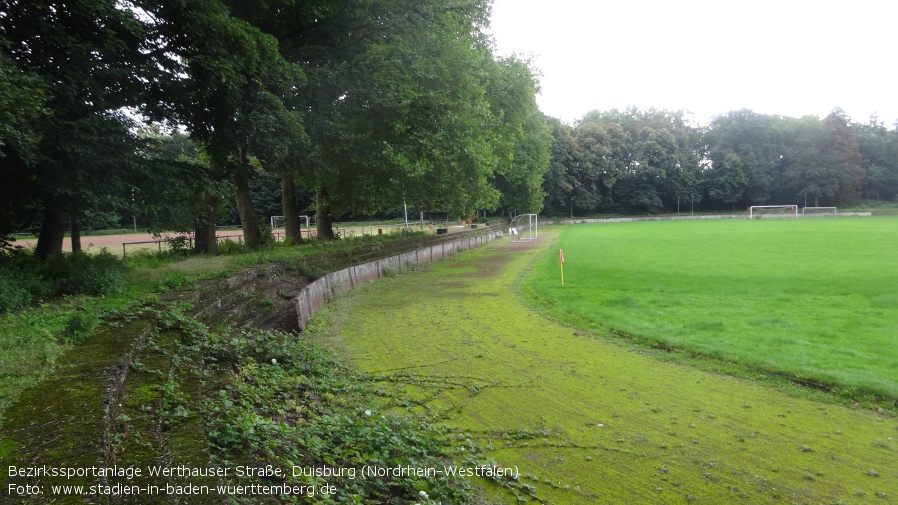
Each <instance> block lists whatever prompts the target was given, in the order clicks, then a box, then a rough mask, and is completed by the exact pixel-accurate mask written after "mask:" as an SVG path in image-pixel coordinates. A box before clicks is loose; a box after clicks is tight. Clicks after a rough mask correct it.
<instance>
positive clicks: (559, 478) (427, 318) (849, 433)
mask: <svg viewBox="0 0 898 505" xmlns="http://www.w3.org/2000/svg"><path fill="white" fill-rule="evenodd" d="M552 233H553V232H550V233H549V234H547V235H546V236H545V237H544V238H541V240H540V241H539V242H538V243H536V245H535V248H534V249H533V250H532V252H524V251H523V250H520V249H521V248H522V247H526V246H522V245H509V244H508V243H507V242H505V243H503V244H497V245H490V246H487V247H485V248H484V249H481V250H478V251H476V252H473V253H467V254H465V255H462V256H460V257H458V258H456V259H452V260H450V261H446V262H443V263H440V264H438V265H437V266H435V267H434V268H433V270H432V271H429V272H425V273H421V274H413V275H409V276H403V277H399V278H395V279H391V280H388V281H385V282H381V283H377V284H375V285H373V286H370V287H367V288H362V290H360V292H359V294H354V295H350V296H349V297H348V298H346V299H343V300H342V301H340V302H338V303H339V304H340V305H339V306H337V307H334V310H333V312H335V313H339V314H340V318H341V319H342V322H341V323H340V326H339V332H338V333H337V336H336V337H334V340H333V341H331V342H329V344H330V345H332V346H335V347H337V348H341V349H342V350H343V352H344V353H345V355H347V356H349V357H350V358H351V359H352V361H353V362H354V363H356V364H357V366H359V367H360V368H362V369H363V370H366V371H369V372H372V373H375V374H379V375H381V376H382V378H383V381H384V385H385V388H398V389H399V390H400V391H399V393H398V396H400V397H404V398H406V399H407V400H409V401H408V405H409V406H408V408H409V409H410V410H412V411H414V412H416V413H422V412H426V413H428V414H429V415H431V416H432V417H433V419H434V421H435V422H436V421H445V422H447V423H448V424H449V425H451V426H453V427H456V428H459V429H462V430H466V431H468V432H470V433H473V434H474V435H475V438H477V439H478V440H477V443H478V444H480V445H481V446H483V447H486V448H487V455H488V456H489V457H492V458H494V459H495V460H496V461H497V462H498V463H499V464H500V465H502V466H511V465H516V466H517V467H518V468H519V470H520V472H521V475H522V480H523V481H524V482H526V483H528V484H532V485H534V486H535V490H536V491H535V493H536V496H537V497H538V498H540V499H543V500H547V501H549V502H552V503H685V502H695V503H729V502H734V501H737V500H738V501H743V499H744V501H745V502H746V503H791V502H795V503H818V502H825V503H830V502H836V501H838V500H840V499H841V500H844V501H846V502H851V503H883V499H894V498H895V497H898V463H896V460H898V459H896V456H895V454H896V450H898V444H896V443H895V441H894V440H893V438H895V437H898V422H896V420H895V419H894V418H891V417H888V416H881V415H877V414H875V413H871V412H869V411H862V410H851V409H848V408H845V407H840V406H833V405H828V404H821V403H816V402H812V401H808V400H802V399H798V398H795V397H791V396H788V395H785V394H782V393H778V392H775V391H771V390H770V389H768V388H764V387H761V386H759V385H756V384H754V383H750V382H746V381H743V380H740V379H735V378H732V377H727V376H722V375H718V374H713V373H707V372H703V371H699V370H696V369H694V368H690V367H686V366H682V365H677V364H673V363H662V362H658V361H657V360H655V359H652V358H651V357H648V356H645V355H642V353H639V352H634V351H628V350H626V349H623V348H622V347H620V346H618V345H615V344H612V343H608V342H606V341H604V340H602V339H597V338H593V337H591V336H590V335H589V334H587V333H586V332H583V331H582V330H578V329H575V328H571V327H567V326H563V325H559V324H557V323H555V322H551V321H548V320H546V319H545V318H542V317H540V316H538V315H537V314H535V313H534V312H533V311H532V310H530V309H529V308H528V307H526V306H525V305H524V304H523V303H522V302H521V301H520V299H519V298H518V297H517V296H516V295H515V294H514V293H515V292H516V291H517V285H518V283H519V281H520V279H521V278H522V276H524V275H525V274H526V273H527V272H528V271H529V270H530V269H531V268H532V266H533V264H534V262H535V261H536V260H540V258H549V259H546V260H545V261H554V258H557V249H556V248H552V247H551V246H552ZM574 256H575V257H576V254H575V255H574ZM568 261H569V262H573V260H572V259H571V258H568ZM414 400H420V402H421V404H423V406H422V405H419V404H418V403H417V402H415V401H414ZM505 497H506V498H507V500H508V501H509V502H513V501H514V499H513V497H511V496H509V495H505Z"/></svg>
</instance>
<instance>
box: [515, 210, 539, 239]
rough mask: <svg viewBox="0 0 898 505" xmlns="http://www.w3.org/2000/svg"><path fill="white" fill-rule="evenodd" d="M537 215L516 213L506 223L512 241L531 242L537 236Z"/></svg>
mask: <svg viewBox="0 0 898 505" xmlns="http://www.w3.org/2000/svg"><path fill="white" fill-rule="evenodd" d="M538 220H539V216H538V215H537V214H518V215H517V216H515V217H514V218H512V220H511V223H510V224H509V225H508V234H509V235H511V241H512V242H531V241H533V240H536V239H537V237H539V221H538Z"/></svg>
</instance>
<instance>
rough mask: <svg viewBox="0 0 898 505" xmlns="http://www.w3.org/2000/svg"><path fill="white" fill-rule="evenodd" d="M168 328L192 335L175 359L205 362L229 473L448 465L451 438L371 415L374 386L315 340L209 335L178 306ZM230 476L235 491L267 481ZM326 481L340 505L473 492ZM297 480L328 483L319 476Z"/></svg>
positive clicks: (389, 480) (419, 481) (214, 436)
mask: <svg viewBox="0 0 898 505" xmlns="http://www.w3.org/2000/svg"><path fill="white" fill-rule="evenodd" d="M162 321H163V322H164V323H166V324H169V325H176V326H178V327H180V328H181V329H182V331H184V332H186V335H185V339H184V340H183V343H182V345H181V347H180V350H179V354H178V356H177V357H175V358H174V359H175V361H179V362H180V361H184V360H190V359H192V358H190V357H191V356H193V357H202V360H203V362H204V363H205V364H206V365H205V366H206V376H207V377H208V379H209V382H207V385H206V388H207V389H208V393H207V394H206V396H205V400H204V401H203V402H202V405H201V407H200V410H201V414H202V416H203V418H204V420H205V421H204V422H205V427H206V432H207V436H208V438H209V441H210V442H211V444H212V446H213V449H214V450H213V455H214V456H213V457H214V458H216V459H217V460H218V461H219V463H220V464H222V465H228V464H234V463H235V462H240V461H244V460H246V461H253V462H256V463H259V462H264V463H265V464H272V465H275V466H276V467H281V468H290V467H291V466H293V465H299V466H306V467H315V466H320V465H327V466H330V467H334V468H345V469H348V468H355V469H360V468H361V466H363V465H366V464H370V465H379V466H384V467H398V466H412V467H420V468H424V467H434V466H436V467H440V466H441V465H442V464H443V463H445V462H448V461H449V459H448V458H449V452H448V451H449V448H450V447H451V446H452V445H453V441H452V437H451V433H450V432H447V431H445V430H443V429H440V428H438V427H435V426H433V425H429V424H425V423H421V422H416V421H414V420H412V419H407V418H403V417H397V416H394V415H389V416H382V415H370V414H371V409H376V405H377V401H378V400H377V399H376V397H375V396H374V394H373V392H374V387H373V384H372V383H371V382H370V378H368V377H366V376H363V375H358V374H356V373H353V372H352V371H350V370H349V369H346V368H345V367H343V366H342V365H341V364H340V363H339V362H337V361H335V360H334V358H333V357H331V355H330V354H328V353H326V352H325V351H324V349H323V348H322V347H320V346H319V345H317V344H314V343H312V342H311V341H310V340H309V339H296V338H295V336H293V335H289V334H286V333H280V332H269V331H262V330H256V329H249V330H243V329H233V328H227V329H222V330H220V331H217V332H209V331H208V330H207V329H206V328H205V327H203V326H202V325H199V324H198V323H196V321H193V320H192V319H190V318H189V317H185V316H183V315H181V314H180V312H179V311H178V310H177V309H174V308H172V309H171V310H169V311H167V312H166V313H165V314H163V316H162ZM214 377H227V379H226V380H224V381H223V382H219V381H215V380H214V379H213V378H214ZM164 388H165V391H166V393H165V394H164V397H165V398H170V399H171V400H170V402H169V403H170V404H169V405H168V407H165V408H164V410H165V411H166V412H169V414H166V415H167V416H168V417H169V418H171V420H173V421H176V420H177V418H178V417H179V415H180V416H185V415H187V414H188V413H189V412H188V410H187V408H188V407H185V405H186V401H185V398H184V396H183V394H181V393H180V386H179V385H178V384H176V383H173V382H172V381H169V382H167V383H166V384H165V385H164ZM366 411H367V412H366ZM356 471H360V470H356ZM229 478H230V479H232V480H233V481H234V482H233V483H236V484H249V483H258V481H257V480H255V479H251V478H244V479H245V480H243V481H241V480H240V478H238V477H236V476H229ZM247 479H248V480H247ZM326 481H327V483H328V484H331V485H334V486H336V488H337V495H336V496H333V497H332V498H333V499H335V500H338V501H341V500H345V501H355V500H365V501H371V502H377V503H406V502H408V501H410V500H415V499H417V497H418V494H419V491H422V490H426V491H427V493H428V494H429V496H430V497H431V499H433V500H440V499H442V500H444V501H451V502H452V503H464V502H466V500H467V499H468V498H470V496H471V492H472V488H471V486H470V485H469V484H467V483H465V482H464V481H455V480H449V479H448V478H446V477H432V476H431V477H408V476H405V477H401V476H400V477H384V478H382V479H361V478H354V479H351V478H348V477H347V476H344V477H336V478H328V479H326ZM289 482H290V483H291V484H294V485H311V484H319V485H320V484H321V483H322V482H321V481H320V480H319V478H318V477H315V476H298V477H291V478H290V479H289Z"/></svg>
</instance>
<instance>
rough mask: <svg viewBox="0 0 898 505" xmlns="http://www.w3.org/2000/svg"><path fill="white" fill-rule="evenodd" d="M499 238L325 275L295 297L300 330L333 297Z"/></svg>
mask: <svg viewBox="0 0 898 505" xmlns="http://www.w3.org/2000/svg"><path fill="white" fill-rule="evenodd" d="M502 236H503V233H502V231H493V232H490V233H485V234H483V235H477V236H475V237H465V238H461V239H458V240H454V241H452V242H446V243H443V244H437V245H433V246H430V247H425V248H422V249H418V250H415V251H411V252H407V253H403V254H399V255H397V256H392V257H389V258H385V259H382V260H376V261H370V262H368V263H363V264H361V265H356V266H353V267H349V268H344V269H343V270H339V271H337V272H334V273H331V274H328V275H325V276H324V277H322V278H320V279H318V280H316V281H315V282H312V283H311V284H309V285H308V286H306V287H305V288H303V290H302V291H300V293H299V295H297V296H296V299H295V303H296V317H297V319H298V322H299V329H300V330H305V329H306V325H307V324H308V323H309V319H310V318H311V317H312V314H314V313H315V311H316V310H318V309H319V308H321V306H322V305H324V304H325V303H327V302H328V301H329V300H330V299H331V298H332V297H333V296H335V295H339V294H341V293H345V292H347V291H349V290H350V289H353V288H356V287H358V286H361V285H362V284H367V283H369V282H372V281H376V280H378V279H380V278H381V277H384V276H385V275H389V274H395V273H403V272H407V271H408V270H410V269H411V265H417V264H420V263H430V262H432V261H437V260H440V259H443V258H448V257H449V256H452V255H454V254H456V253H458V252H459V251H463V250H465V249H472V248H474V247H477V246H478V245H481V244H486V243H487V242H492V241H494V240H496V239H498V238H501V237H502Z"/></svg>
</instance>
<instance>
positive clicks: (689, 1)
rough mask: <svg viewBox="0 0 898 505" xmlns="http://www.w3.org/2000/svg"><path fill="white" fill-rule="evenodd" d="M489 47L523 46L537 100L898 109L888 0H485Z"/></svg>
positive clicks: (700, 115) (820, 110) (562, 113)
mask: <svg viewBox="0 0 898 505" xmlns="http://www.w3.org/2000/svg"><path fill="white" fill-rule="evenodd" d="M491 25H492V32H493V36H494V38H495V41H496V46H497V50H498V52H499V54H503V55H504V54H511V53H518V54H522V55H531V54H532V56H533V58H534V64H535V66H536V67H537V68H539V69H540V70H541V71H542V74H543V76H542V80H541V82H542V92H541V93H540V95H539V96H537V102H538V103H539V106H540V109H541V110H542V111H543V112H544V113H546V114H548V115H550V116H554V117H557V118H560V119H562V120H564V121H567V122H569V123H572V122H573V121H575V120H577V119H579V118H580V117H582V116H583V115H584V114H585V113H587V112H589V111H590V110H593V109H599V110H609V109H612V108H617V109H624V108H626V107H627V106H629V105H635V106H637V107H640V108H648V107H652V106H654V107H657V108H665V109H669V110H684V111H689V112H692V114H693V117H694V119H695V120H697V121H698V122H699V123H702V124H707V122H708V120H710V118H711V117H712V116H714V115H715V114H722V113H725V112H728V111H731V110H737V109H741V108H748V109H752V110H754V111H756V112H760V113H765V114H780V115H785V116H793V117H799V116H803V115H807V114H810V115H815V116H819V117H824V116H826V115H827V114H829V112H830V111H831V110H832V109H833V108H834V107H841V108H842V109H843V110H845V112H846V113H847V114H848V115H849V116H851V118H852V119H853V120H854V121H859V122H866V121H867V119H868V117H869V116H870V115H871V114H873V113H878V116H879V119H880V120H882V121H883V122H885V123H886V124H887V125H894V124H895V122H896V120H898V1H895V0H889V1H887V0H878V1H870V0H851V1H846V0H836V1H826V0H818V1H815V2H809V1H804V0H779V1H770V0H754V1H751V2H749V1H745V0H742V1H738V2H735V1H727V0H670V1H663V0H612V1H608V0H550V1H546V0H494V4H493V14H492V22H491Z"/></svg>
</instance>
